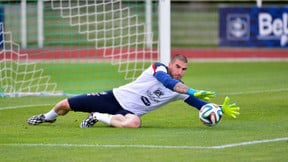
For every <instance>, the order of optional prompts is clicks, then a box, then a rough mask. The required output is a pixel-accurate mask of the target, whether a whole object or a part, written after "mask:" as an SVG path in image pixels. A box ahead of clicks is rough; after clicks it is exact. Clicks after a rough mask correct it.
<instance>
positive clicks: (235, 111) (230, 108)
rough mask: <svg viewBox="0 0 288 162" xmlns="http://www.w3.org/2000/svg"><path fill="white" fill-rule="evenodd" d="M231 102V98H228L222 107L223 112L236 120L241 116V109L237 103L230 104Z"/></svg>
mask: <svg viewBox="0 0 288 162" xmlns="http://www.w3.org/2000/svg"><path fill="white" fill-rule="evenodd" d="M229 101H230V98H229V97H228V96H226V97H225V99H224V102H223V105H222V106H221V108H222V112H223V113H224V114H226V115H228V116H230V117H232V118H236V115H240V113H239V110H240V107H238V106H237V105H236V103H233V104H229Z"/></svg>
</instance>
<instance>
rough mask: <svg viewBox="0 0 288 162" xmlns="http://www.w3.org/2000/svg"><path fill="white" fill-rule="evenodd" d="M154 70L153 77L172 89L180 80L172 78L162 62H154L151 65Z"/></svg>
mask: <svg viewBox="0 0 288 162" xmlns="http://www.w3.org/2000/svg"><path fill="white" fill-rule="evenodd" d="M152 67H153V70H154V74H153V75H154V77H155V78H156V79H157V80H158V81H159V82H161V83H162V84H163V85H164V86H165V87H166V88H169V89H170V90H172V91H173V89H174V86H175V85H176V84H177V83H178V82H180V81H179V80H176V79H173V78H172V77H171V76H170V75H169V74H168V68H167V66H165V65H164V64H161V63H155V64H153V65H152Z"/></svg>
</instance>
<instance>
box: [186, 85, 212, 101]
mask: <svg viewBox="0 0 288 162" xmlns="http://www.w3.org/2000/svg"><path fill="white" fill-rule="evenodd" d="M187 93H188V94H189V95H191V96H194V97H197V98H200V99H202V100H205V101H209V100H210V98H212V97H215V96H216V93H215V92H213V91H204V90H194V89H192V88H189V89H188V92H187Z"/></svg>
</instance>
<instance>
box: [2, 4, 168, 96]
mask: <svg viewBox="0 0 288 162" xmlns="http://www.w3.org/2000/svg"><path fill="white" fill-rule="evenodd" d="M0 6H1V7H4V8H5V13H4V17H5V22H0V24H1V25H2V26H3V30H0V32H1V33H0V36H2V39H3V40H2V41H1V42H0V47H2V46H3V48H0V66H1V69H0V77H1V78H0V86H1V88H0V92H1V96H22V95H75V94H79V93H85V92H95V91H102V90H107V89H111V88H113V87H115V86H119V85H122V84H125V83H127V82H129V81H131V80H134V79H135V78H136V77H137V76H138V75H139V74H140V73H141V72H142V71H143V70H144V69H145V68H147V66H149V65H150V64H151V63H152V62H155V61H161V62H164V63H168V60H170V40H167V39H170V31H169V30H170V24H169V23H170V22H169V21H170V18H167V15H170V13H169V12H170V0H169V1H168V0H160V1H152V0H140V1H139V0H137V1H126V0H108V1H107V0H27V1H26V0H18V1H13V2H11V1H5V0H4V1H1V2H0ZM21 6H22V7H21ZM167 7H168V8H167ZM19 8H20V10H19ZM22 9H23V10H24V11H23V10H22ZM161 12H163V13H162V14H161ZM23 14H24V15H23ZM18 15H22V16H20V17H19V16H18ZM159 23H160V24H159ZM161 23H165V24H161ZM19 26H20V30H19ZM0 40H1V39H0ZM162 41H163V42H162ZM162 50H165V51H163V52H162Z"/></svg>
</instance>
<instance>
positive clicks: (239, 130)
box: [0, 62, 288, 162]
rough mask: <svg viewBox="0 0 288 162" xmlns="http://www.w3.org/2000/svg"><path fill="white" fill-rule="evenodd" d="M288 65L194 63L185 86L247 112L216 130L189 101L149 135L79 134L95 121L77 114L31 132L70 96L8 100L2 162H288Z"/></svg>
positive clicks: (101, 129)
mask: <svg viewBox="0 0 288 162" xmlns="http://www.w3.org/2000/svg"><path fill="white" fill-rule="evenodd" d="M287 70H288V63H287V62H234V63H231V62H230V63H199V62H192V63H190V66H189V69H188V71H187V73H186V76H185V77H184V78H183V81H184V82H185V83H186V84H188V85H190V86H191V87H193V88H196V89H209V90H214V91H216V92H217V97H216V98H215V99H213V100H212V102H215V103H218V104H221V103H222V102H223V99H224V97H225V96H226V95H227V96H230V98H231V102H237V103H238V105H239V106H240V107H241V115H240V116H239V117H238V118H237V119H235V120H234V119H230V118H228V117H227V116H224V117H223V119H222V121H221V122H220V123H219V124H218V125H217V126H215V127H207V126H204V125H203V124H201V122H200V121H199V119H198V111H197V110H196V109H194V108H191V107H189V106H188V105H186V104H185V103H183V102H182V101H177V102H174V103H171V104H169V105H167V106H164V107H162V108H161V109H159V110H156V111H154V112H152V113H150V114H147V115H145V116H143V118H142V128H139V129H118V128H111V127H108V126H106V125H104V124H102V123H97V125H95V126H94V127H92V128H90V129H81V128H79V124H80V122H81V121H82V120H83V119H84V118H85V117H86V116H87V114H84V113H74V112H70V113H69V114H68V115H67V116H65V117H59V118H58V119H57V121H56V123H53V124H46V123H45V124H42V125H39V126H29V125H27V123H26V120H27V118H29V117H30V116H32V115H34V114H39V113H44V112H47V111H49V110H50V109H51V107H52V106H53V105H54V104H55V103H56V102H58V101H59V100H61V99H62V98H64V97H20V98H0V121H1V122H0V129H1V133H0V161H53V162H55V161H61V162H64V161H69V162H70V161H117V162H121V161H125V162H127V161H133V162H134V161H150V162H151V161H157V162H159V161H173V162H174V161H189V162H190V161H221V162H222V161H278V162H279V161H283V162H284V161H287V160H288V156H287V155H288V154H287V152H288V122H287V121H288V120H287V114H288V107H287V105H288V101H287V97H288V75H287Z"/></svg>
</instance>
